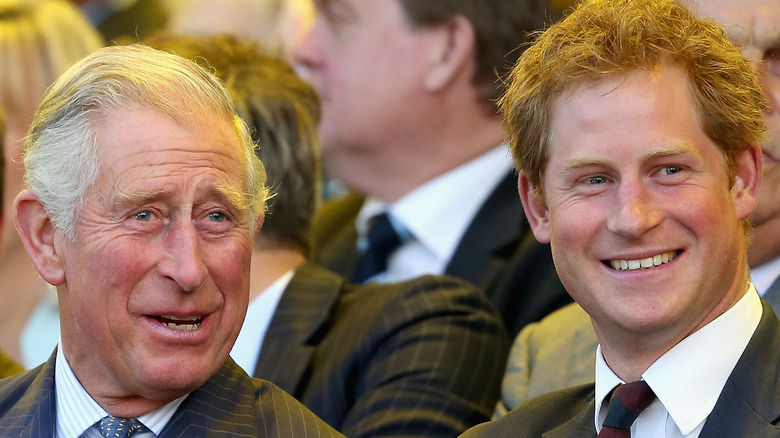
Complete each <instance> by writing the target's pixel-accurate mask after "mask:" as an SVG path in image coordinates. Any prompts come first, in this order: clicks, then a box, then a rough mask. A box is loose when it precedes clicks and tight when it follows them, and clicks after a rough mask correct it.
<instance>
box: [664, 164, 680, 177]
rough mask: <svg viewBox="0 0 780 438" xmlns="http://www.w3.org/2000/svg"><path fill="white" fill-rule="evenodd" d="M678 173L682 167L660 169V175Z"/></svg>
mask: <svg viewBox="0 0 780 438" xmlns="http://www.w3.org/2000/svg"><path fill="white" fill-rule="evenodd" d="M680 172H682V166H664V167H662V168H661V173H663V174H665V175H674V174H675V173H680Z"/></svg>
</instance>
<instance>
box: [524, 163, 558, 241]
mask: <svg viewBox="0 0 780 438" xmlns="http://www.w3.org/2000/svg"><path fill="white" fill-rule="evenodd" d="M517 190H518V191H519V192H520V201H521V202H522V203H523V209H524V210H525V217H526V218H527V219H528V223H529V224H530V225H531V230H533V232H534V237H536V240H538V241H539V242H541V243H550V212H549V211H548V210H547V205H546V204H545V202H544V199H542V197H541V196H540V195H539V194H538V193H536V190H535V189H534V187H533V186H532V185H531V181H529V180H528V177H526V176H525V175H524V174H523V173H522V172H521V173H520V176H519V177H518V179H517Z"/></svg>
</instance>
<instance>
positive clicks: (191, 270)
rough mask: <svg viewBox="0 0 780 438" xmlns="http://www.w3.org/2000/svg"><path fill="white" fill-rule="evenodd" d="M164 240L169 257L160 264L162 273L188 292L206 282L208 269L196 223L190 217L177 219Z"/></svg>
mask: <svg viewBox="0 0 780 438" xmlns="http://www.w3.org/2000/svg"><path fill="white" fill-rule="evenodd" d="M164 240H165V247H166V250H167V253H168V257H166V259H165V260H164V261H162V262H161V264H160V270H161V272H162V274H163V275H164V276H166V277H168V278H170V279H172V280H173V281H175V282H176V284H178V285H179V287H181V288H182V289H183V290H184V291H186V292H192V291H195V290H197V289H199V288H200V287H201V286H202V285H203V283H205V282H206V278H207V277H208V269H207V268H206V264H205V263H204V261H203V254H202V253H201V249H200V239H199V237H198V232H197V229H196V228H195V225H194V224H193V223H192V221H191V220H189V219H183V220H177V221H175V222H174V223H173V224H171V226H170V228H169V230H168V233H167V234H166V235H165V237H164Z"/></svg>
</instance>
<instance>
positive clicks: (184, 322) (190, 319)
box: [154, 315, 203, 331]
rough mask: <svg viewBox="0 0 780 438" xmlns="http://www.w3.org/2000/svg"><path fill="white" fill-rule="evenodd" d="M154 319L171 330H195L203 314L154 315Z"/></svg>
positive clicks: (201, 320)
mask: <svg viewBox="0 0 780 438" xmlns="http://www.w3.org/2000/svg"><path fill="white" fill-rule="evenodd" d="M154 319H156V320H157V321H159V322H160V323H161V324H162V325H164V326H166V327H168V328H169V329H172V330H187V331H189V330H197V329H198V327H200V324H201V323H202V322H203V316H202V315H198V316H173V315H162V316H155V317H154Z"/></svg>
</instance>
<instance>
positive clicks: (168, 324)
mask: <svg viewBox="0 0 780 438" xmlns="http://www.w3.org/2000/svg"><path fill="white" fill-rule="evenodd" d="M163 324H165V326H166V327H168V328H171V329H174V330H195V329H197V328H198V327H200V323H198V324H175V323H172V322H166V323H163Z"/></svg>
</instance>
